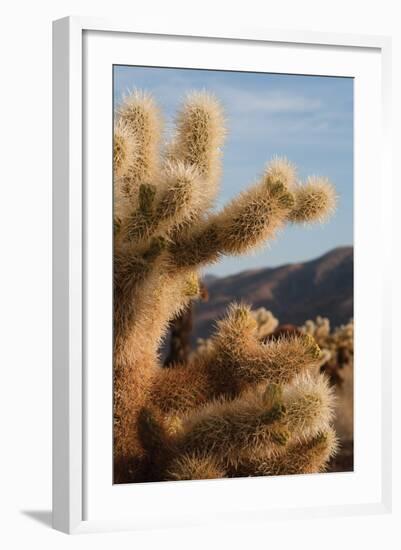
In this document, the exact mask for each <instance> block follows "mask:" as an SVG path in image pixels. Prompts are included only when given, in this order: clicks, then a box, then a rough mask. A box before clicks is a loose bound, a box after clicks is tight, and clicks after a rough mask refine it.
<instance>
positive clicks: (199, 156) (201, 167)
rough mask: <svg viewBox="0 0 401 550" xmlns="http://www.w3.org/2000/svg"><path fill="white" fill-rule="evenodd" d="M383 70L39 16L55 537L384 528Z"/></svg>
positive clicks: (195, 34)
mask: <svg viewBox="0 0 401 550" xmlns="http://www.w3.org/2000/svg"><path fill="white" fill-rule="evenodd" d="M389 64H390V39H387V38H384V37H367V36H363V37H361V36H344V35H341V36H340V35H338V36H336V35H326V34H319V33H311V32H305V33H300V32H288V31H285V32H281V31H280V32H279V31H267V30H266V31H252V30H237V31H229V30H219V31H216V30H213V29H201V30H200V29H191V30H188V29H180V28H172V27H171V28H167V27H166V28H165V29H159V28H154V29H144V28H141V27H140V25H136V26H134V25H133V26H131V25H130V24H128V23H126V22H125V23H124V22H123V23H121V22H118V23H117V22H110V21H99V20H96V19H89V18H75V17H73V18H65V19H61V20H59V21H56V22H54V34H53V97H54V104H53V119H54V140H53V146H54V152H53V160H54V163H53V196H54V200H53V233H54V238H53V243H54V244H53V280H54V286H53V288H54V290H53V303H54V310H53V313H54V316H53V319H54V320H53V350H54V351H53V524H54V527H55V528H56V529H59V530H62V531H65V532H68V533H73V532H85V531H86V532H87V531H98V530H113V529H144V528H156V527H166V526H173V525H183V526H188V525H194V524H202V523H206V522H211V521H236V522H238V521H243V522H250V521H266V520H268V519H271V518H274V517H286V518H292V517H308V516H312V515H322V514H326V515H351V514H366V513H385V512H386V511H389V510H390V508H391V497H390V495H391V491H390V489H391V460H390V447H391V441H390V431H389V426H390V423H391V399H390V395H391V357H390V351H389V350H390V346H389V345H388V341H387V339H388V338H389V336H387V333H386V330H385V326H384V317H385V316H386V317H387V316H388V315H389V311H388V308H389V305H390V296H389V290H388V288H389V287H388V284H387V280H386V277H387V274H388V273H389V272H390V251H389V250H388V246H387V245H383V243H386V234H388V232H389V231H391V228H390V227H389V224H388V216H387V209H388V208H390V207H391V206H390V205H391V201H389V200H388V197H389V196H390V194H391V179H390V163H389V146H388V139H389V130H388V128H389V120H390V111H389V97H390V81H389V80H390V70H389ZM372 250H374V257H373V254H372Z"/></svg>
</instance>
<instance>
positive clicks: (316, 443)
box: [114, 91, 336, 483]
mask: <svg viewBox="0 0 401 550" xmlns="http://www.w3.org/2000/svg"><path fill="white" fill-rule="evenodd" d="M225 134H226V130H225V127H224V115H223V110H222V108H221V106H220V104H219V102H218V101H217V100H216V99H215V98H214V97H213V96H211V95H209V94H207V93H199V92H196V93H193V94H190V95H188V96H187V97H186V99H185V101H184V103H183V106H182V108H181V110H180V111H179V113H178V115H177V118H176V129H175V132H174V134H173V138H172V141H171V142H170V143H168V144H167V145H166V146H165V147H164V149H163V148H162V147H161V143H162V141H163V124H162V119H161V115H160V112H159V109H158V107H157V106H156V103H155V101H154V100H153V99H152V98H151V96H150V95H148V94H146V93H143V92H140V91H136V92H134V93H133V94H132V95H131V96H129V97H127V98H126V99H125V100H124V102H123V103H122V104H121V106H120V107H119V108H118V111H117V114H116V121H115V139H114V171H115V173H114V196H115V223H114V231H115V238H114V466H115V467H114V479H115V482H117V483H118V482H120V483H121V482H132V481H160V480H168V479H175V480H179V479H208V478H215V477H223V476H227V477H235V476H242V475H271V474H277V473H302V472H312V471H316V472H317V471H321V470H322V469H324V465H325V463H326V461H327V460H328V458H329V457H330V456H331V454H332V452H334V450H335V447H336V439H335V434H334V433H333V432H332V431H331V427H330V424H331V417H332V395H331V393H330V390H329V388H328V386H327V384H326V382H325V380H324V378H323V377H322V376H314V375H313V374H312V373H313V372H315V371H316V370H317V369H316V367H317V366H318V365H319V361H320V360H321V357H320V350H319V348H318V347H317V345H316V343H315V341H314V340H313V338H311V337H310V336H309V335H308V334H298V335H292V336H286V337H280V338H273V339H271V340H270V341H268V342H266V343H265V342H263V341H262V340H261V338H260V333H259V329H258V323H257V321H256V318H255V314H253V313H252V312H251V310H250V308H249V307H248V306H246V305H244V304H240V305H235V304H233V305H232V306H231V308H230V309H229V311H228V312H227V315H226V317H225V318H224V319H222V320H220V321H219V322H218V323H217V327H216V332H215V335H214V336H213V338H212V339H211V343H210V346H208V349H207V350H203V351H202V352H199V353H195V354H194V355H193V357H192V358H191V360H190V361H188V362H187V363H184V364H178V365H173V366H172V367H170V368H161V363H160V360H159V347H160V344H161V342H162V341H163V338H164V336H165V334H166V332H167V330H168V326H169V323H170V321H171V320H172V319H174V317H175V316H177V315H178V314H180V312H182V311H183V310H184V309H185V308H186V307H187V306H188V304H189V303H190V301H191V300H193V299H195V298H196V297H197V296H199V294H200V286H199V278H198V270H199V269H200V268H201V267H203V266H205V265H207V264H210V263H213V262H216V261H218V260H219V258H221V257H222V256H223V255H225V254H235V255H236V254H243V253H247V252H248V251H250V250H253V249H255V248H257V247H259V246H262V245H264V244H265V243H267V242H268V241H269V240H271V239H272V238H274V237H275V236H276V234H277V232H278V231H279V230H280V229H281V228H282V227H284V225H285V224H287V223H290V222H297V221H299V222H302V223H304V222H314V221H322V220H323V219H325V218H326V217H327V215H328V214H329V213H330V212H331V210H332V209H333V208H334V204H335V193H334V191H333V189H332V187H331V185H330V184H329V183H328V182H327V181H326V180H316V179H310V180H308V181H307V182H306V184H305V185H301V184H300V183H299V182H298V181H297V176H296V170H295V168H294V167H293V166H292V165H291V164H290V163H289V162H288V161H287V160H285V159H279V158H274V159H273V160H272V162H271V163H270V164H268V165H267V167H266V168H265V170H264V171H263V172H262V175H261V177H260V178H259V180H258V181H257V182H256V183H255V184H253V185H252V186H250V187H249V188H248V189H247V190H245V191H243V192H242V193H241V194H240V195H239V196H238V197H236V198H234V199H233V200H232V201H230V202H229V203H228V204H227V205H226V206H225V207H224V208H223V209H222V210H221V211H215V210H212V207H213V201H214V199H215V197H216V195H217V192H218V188H219V178H220V174H221V155H222V152H221V148H222V145H223V142H224V138H225ZM267 321H268V325H269V327H270V325H271V324H273V325H274V322H275V319H274V318H272V319H266V323H267ZM269 331H270V328H269Z"/></svg>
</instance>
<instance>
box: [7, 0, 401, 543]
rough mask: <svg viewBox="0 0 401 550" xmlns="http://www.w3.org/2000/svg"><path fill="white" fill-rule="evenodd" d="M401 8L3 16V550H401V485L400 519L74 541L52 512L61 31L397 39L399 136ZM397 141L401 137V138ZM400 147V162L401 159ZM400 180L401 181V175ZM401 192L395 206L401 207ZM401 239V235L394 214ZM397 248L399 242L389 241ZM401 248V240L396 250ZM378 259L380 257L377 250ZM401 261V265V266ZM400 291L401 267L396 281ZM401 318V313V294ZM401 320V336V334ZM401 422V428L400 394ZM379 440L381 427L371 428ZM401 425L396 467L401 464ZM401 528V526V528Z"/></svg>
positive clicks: (388, 0) (283, 3)
mask: <svg viewBox="0 0 401 550" xmlns="http://www.w3.org/2000/svg"><path fill="white" fill-rule="evenodd" d="M399 5H400V3H399V2H398V1H397V0H381V1H380V2H367V1H366V0H354V1H353V2H351V1H350V0H336V1H335V2H334V1H331V2H329V1H326V2H322V1H321V0H280V1H279V2H274V3H273V2H271V0H270V1H269V0H262V1H260V2H258V1H257V0H246V2H241V3H239V2H235V0H220V2H218V1H216V0H200V1H198V2H193V1H192V2H191V1H190V0H184V1H179V0H164V1H163V0H149V1H148V2H142V3H139V2H135V0H130V1H125V0H113V1H111V2H110V1H108V2H107V1H105V0H57V1H54V0H53V1H51V0H38V1H36V2H29V1H26V0H25V1H22V0H14V1H13V2H7V4H6V3H3V5H2V25H1V27H2V29H1V33H0V40H1V48H0V55H1V65H0V66H1V84H0V94H1V98H0V129H1V140H2V141H1V152H2V154H1V159H2V160H1V179H0V185H1V195H0V209H1V214H0V224H1V233H0V235H1V238H2V243H1V252H2V255H1V259H2V261H1V267H0V277H1V285H0V292H1V294H0V311H1V315H0V317H1V327H0V368H1V375H2V383H1V386H0V387H1V393H0V408H1V411H0V413H1V416H0V418H1V422H2V426H1V436H2V439H1V451H0V462H1V465H0V476H1V478H0V479H1V483H0V506H1V510H0V525H1V529H0V546H1V547H2V548H5V549H7V550H8V549H14V548H24V547H27V546H28V545H29V546H33V547H35V548H41V549H46V548H57V549H58V548H60V549H62V548H90V547H96V548H97V549H102V548H110V547H111V546H112V545H114V546H115V545H121V546H125V547H131V548H138V549H139V548H140V549H142V548H163V550H164V549H167V548H174V549H180V548H191V549H198V548H203V547H207V548H211V549H214V548H216V549H220V548H227V547H229V546H230V547H231V548H243V547H245V548H258V547H259V548H264V547H266V548H275V547H276V548H277V547H279V548H282V549H286V548H294V547H296V548H297V549H298V548H308V550H312V549H314V548H319V549H321V548H324V549H325V550H330V549H340V548H341V549H342V548H347V549H348V548H350V549H352V548H358V547H362V548H364V549H370V548H383V549H386V550H392V549H395V548H400V547H401V535H400V520H401V502H400V491H399V489H400V475H399V468H398V469H397V467H396V468H395V478H394V481H395V489H396V490H395V502H394V513H393V515H392V516H381V517H358V518H344V519H330V520H327V519H319V520H310V521H302V522H301V521H293V522H291V523H286V522H271V523H269V524H265V525H264V526H260V527H257V528H256V527H253V528H251V527H249V526H238V525H237V526H233V527H232V528H230V529H229V528H227V527H224V528H221V529H218V528H210V529H202V530H201V529H194V530H188V529H186V530H169V531H165V532H147V533H119V534H102V535H85V536H83V535H82V536H76V537H67V536H66V535H63V534H60V533H57V532H55V531H52V530H51V529H50V528H49V526H48V523H49V522H50V512H49V511H50V507H51V485H50V482H51V441H50V436H51V394H50V392H51V331H50V329H51V302H50V298H51V287H50V285H51V278H50V273H51V263H50V262H51V210H50V207H51V21H52V20H53V19H57V18H59V17H63V16H65V15H96V16H101V17H103V16H106V17H107V16H115V17H116V16H118V18H121V17H124V18H129V19H131V20H132V22H133V23H135V21H136V20H139V19H140V20H141V21H145V22H147V21H148V22H149V25H151V22H152V21H154V18H155V17H157V19H158V21H163V22H165V25H166V31H167V32H168V28H169V27H168V21H169V20H171V21H173V20H174V19H176V18H179V19H180V20H181V22H185V21H186V20H187V21H188V22H190V21H191V19H194V18H196V23H197V25H199V26H201V24H202V23H204V24H205V28H206V29H207V28H208V24H209V22H210V21H212V23H213V26H215V25H219V24H220V25H222V26H224V25H225V24H227V26H229V27H236V26H239V27H240V26H241V25H244V26H246V27H252V26H258V27H261V26H265V27H266V28H278V29H280V28H283V29H284V28H285V29H308V30H318V31H332V32H351V33H365V34H385V35H392V36H393V68H394V76H393V78H394V82H393V97H394V101H393V103H394V117H393V121H394V122H393V129H394V130H395V128H397V127H398V128H399V126H400V122H401V109H400V101H399V98H400V97H401V32H400V31H401V25H400V16H399V15H398V13H397V6H399ZM394 137H396V134H395V132H394ZM397 138H398V143H396V140H395V139H394V147H397V145H398V151H394V153H395V154H394V158H395V159H397V158H398V155H397V153H398V154H399V132H398V135H397ZM394 168H395V172H394V181H398V182H399V181H400V169H399V165H396V166H395V167H394ZM398 188H399V185H397V186H396V188H395V191H396V196H394V198H393V204H394V209H395V208H396V205H398V204H399V199H400V193H399V189H398ZM397 200H398V202H397ZM394 213H395V214H396V215H395V216H394V218H395V223H396V224H397V227H395V231H396V232H397V233H398V235H399V234H400V229H401V228H400V224H399V218H400V216H399V215H397V214H398V212H397V211H396V210H394ZM389 238H391V236H389ZM396 248H399V238H396V239H395V245H394V249H396ZM372 254H374V251H372ZM397 260H399V254H398V255H397ZM399 280H400V269H399V265H398V264H397V265H396V259H395V260H394V281H396V282H398V281H399ZM397 286H398V288H396V289H395V293H394V302H395V301H396V302H397V304H394V308H395V309H396V305H398V307H399V306H400V305H401V304H400V300H399V298H400V292H399V284H398V285H397ZM397 321H398V326H396V323H397ZM392 326H393V331H394V351H393V357H394V359H393V362H394V387H395V388H397V387H398V388H399V387H400V382H401V377H400V374H399V370H400V367H401V365H400V362H399V353H398V354H397V353H396V352H397V351H398V350H396V344H397V341H398V338H397V335H398V334H399V332H400V328H401V327H400V323H399V319H397V316H396V315H394V316H393V321H392V320H391V319H388V329H389V330H391V327H392ZM394 401H395V404H394V415H395V418H397V417H398V418H399V417H400V412H401V411H400V399H398V398H397V395H395V399H394ZM366 429H367V430H368V429H369V427H368V426H367V427H366ZM400 431H401V430H400V426H399V424H397V425H396V427H395V429H394V434H395V435H394V438H395V439H394V447H395V454H394V461H395V464H397V463H398V464H399V463H400V458H401V453H400V437H399V432H400ZM397 520H398V521H397Z"/></svg>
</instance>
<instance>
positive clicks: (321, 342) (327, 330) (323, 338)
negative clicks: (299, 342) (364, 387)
mask: <svg viewBox="0 0 401 550" xmlns="http://www.w3.org/2000/svg"><path fill="white" fill-rule="evenodd" d="M300 330H301V332H303V333H305V334H309V335H311V336H313V338H314V339H315V341H316V343H317V344H318V346H319V347H320V349H321V351H322V355H321V365H320V366H321V368H322V370H324V371H326V373H327V374H328V375H329V376H330V378H331V379H332V381H333V383H336V384H338V385H341V383H342V376H341V373H340V369H344V368H345V367H347V366H351V367H352V364H353V358H354V323H353V321H352V320H351V321H350V322H349V323H347V324H346V325H341V326H339V327H337V328H335V329H334V330H333V331H332V330H331V327H330V321H329V319H327V318H326V317H320V316H318V317H316V320H315V321H312V320H308V321H306V322H305V324H304V325H303V326H302V327H300Z"/></svg>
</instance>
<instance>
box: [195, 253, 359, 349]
mask: <svg viewBox="0 0 401 550" xmlns="http://www.w3.org/2000/svg"><path fill="white" fill-rule="evenodd" d="M353 271H354V262H353V247H341V248H335V249H334V250H331V251H330V252H328V253H327V254H324V255H323V256H321V257H319V258H317V259H315V260H311V261H308V262H303V263H295V264H288V265H283V266H280V267H275V268H261V269H254V270H249V271H243V272H240V273H236V274H234V275H230V276H228V277H218V278H216V277H206V279H205V284H206V286H207V290H208V293H209V300H208V301H207V302H197V303H196V304H195V311H194V339H196V338H198V337H203V338H204V337H206V336H208V335H209V334H210V333H211V331H212V329H213V325H214V322H215V321H216V319H219V318H221V317H222V316H223V314H224V312H225V310H226V308H227V306H228V305H229V304H230V302H233V301H244V302H246V303H248V304H250V305H252V308H253V309H256V308H258V307H262V306H263V307H265V308H266V309H269V310H271V311H272V312H273V314H274V315H275V316H276V317H277V318H278V319H279V320H280V323H293V324H296V325H299V324H303V323H304V321H306V320H307V319H314V318H315V317H316V316H317V315H322V316H324V317H328V318H329V319H330V322H331V324H332V326H333V327H334V326H337V325H340V324H342V323H346V322H347V321H348V320H349V319H350V318H352V317H353Z"/></svg>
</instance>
